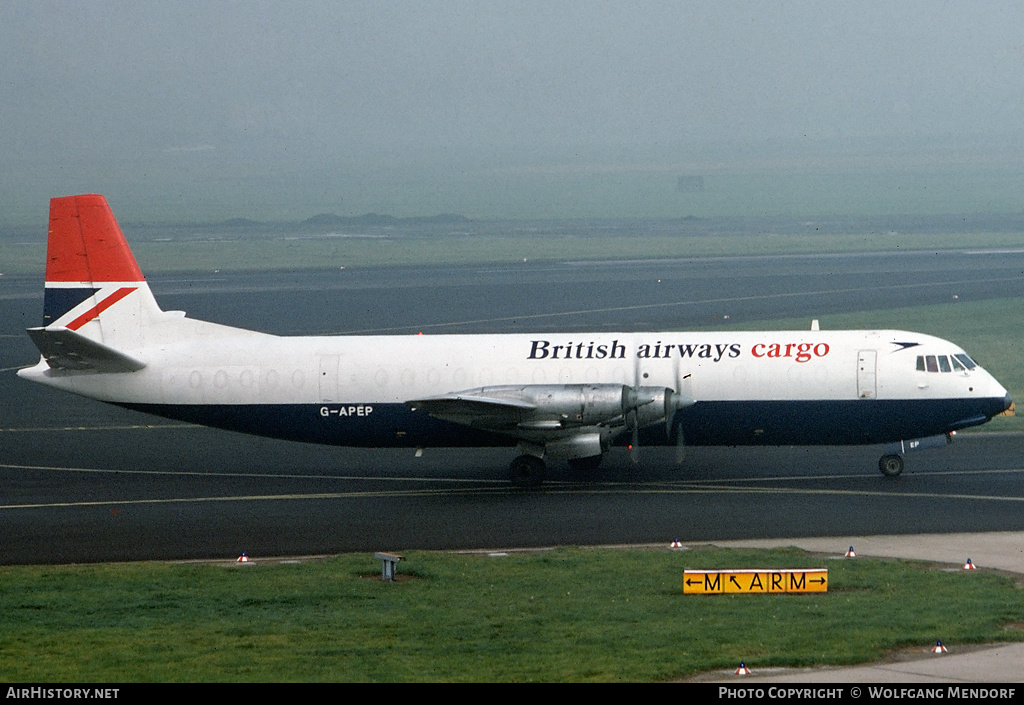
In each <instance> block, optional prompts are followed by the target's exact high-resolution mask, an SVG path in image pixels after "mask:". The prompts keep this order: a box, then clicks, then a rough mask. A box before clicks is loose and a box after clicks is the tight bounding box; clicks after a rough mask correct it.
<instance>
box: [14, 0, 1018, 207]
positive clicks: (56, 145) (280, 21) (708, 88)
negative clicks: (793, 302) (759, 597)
mask: <svg viewBox="0 0 1024 705" xmlns="http://www.w3.org/2000/svg"><path fill="white" fill-rule="evenodd" d="M1021 27H1024V5H1020V4H1019V3H1013V2H980V3H979V2H942V3H937V2H930V1H929V2H926V1H908V2H901V3H891V2H819V1H813V2H749V1H746V0H745V1H740V2H704V1H697V2H687V1H683V2H681V1H679V0H673V1H670V2H636V3H625V2H595V1H594V0H587V1H586V2H570V1H565V2H558V3H548V2H512V1H509V2H498V3H479V2H432V3H423V2H401V1H400V2H390V3H381V2H363V1H357V0H349V1H346V2H342V3H333V2H305V3H263V2H202V3H195V2H181V1H178V0H165V1H163V2H160V3H130V2H103V1H95V0H91V1H90V2H87V3H83V2H55V1H52V0H24V1H23V0H5V2H3V3H2V4H0V126H2V129H0V155H2V159H0V225H2V224H25V223H33V222H39V223H42V222H45V213H46V208H47V201H48V199H49V198H50V197H51V196H55V195H63V194H68V193H76V192H99V193H104V194H106V195H107V196H108V198H109V199H110V201H111V203H112V204H113V205H114V207H115V209H116V211H117V213H118V214H119V216H120V217H121V218H122V219H134V220H139V221H202V220H216V219H221V218H228V217H241V216H244V217H252V218H258V219H264V220H276V219H289V218H305V217H308V216H310V215H313V214H315V213H320V212H334V213H338V214H358V213H364V212H369V211H375V212H384V213H392V214H395V215H416V214H433V213H441V212H459V213H463V214H466V215H469V216H472V217H477V218H504V217H581V216H582V217H588V216H600V217H635V216H651V217H665V216H686V215H697V216H709V215H737V214H740V215H743V214H750V215H773V214H785V215H801V214H806V215H809V216H810V215H815V214H821V213H943V212H947V213H961V212H964V213H967V212H987V211H995V212H1020V211H1024V205H1022V200H1024V199H1022V194H1024V123H1022V121H1021V119H1020V115H1021V112H1022V107H1024V40H1022V39H1021V33H1020V28H1021Z"/></svg>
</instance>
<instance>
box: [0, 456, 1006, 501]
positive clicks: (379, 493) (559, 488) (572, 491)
mask: <svg viewBox="0 0 1024 705" xmlns="http://www.w3.org/2000/svg"><path fill="white" fill-rule="evenodd" d="M0 468H5V469H15V470H34V471H39V470H43V471H57V472H79V473H96V474H108V475H109V474H133V475H168V476H179V475H180V476H193V477H250V478H261V479H268V478H269V479H303V480H324V479H333V480H344V481H373V482H435V483H436V482H447V483H460V484H489V485H491V486H490V487H462V488H457V487H446V488H421V489H407V490H384V489H382V490H352V491H345V492H314V493H302V492H292V493H281V494H266V495H260V494H247V495H235V496H230V495H229V496H215V497H171V498H162V499H161V498H143V499H123V500H116V499H110V500H90V501H80V502H38V503H25V504H6V505H0V510H17V509H44V508H60V507H66V508H71V507H97V506H129V505H133V504H134V505H144V504H174V503H179V504H180V503H207V502H261V501H262V502H267V501H295V500H324V499H362V498H380V497H394V498H404V497H432V496H433V497H444V496H483V495H509V494H516V495H522V494H524V491H523V490H520V489H518V488H514V487H512V486H510V485H507V484H506V483H504V482H503V481H500V480H475V479H453V478H436V477H429V478H422V477H416V478H412V477H390V478H389V477H356V476H332V475H294V474H286V475H282V474H271V473H201V472H193V471H165V470H109V469H97V468H61V467H53V466H33V465H11V464H0ZM1019 472H1024V469H1022V468H1013V469H1004V470H985V471H972V472H971V474H982V473H1019ZM935 474H956V473H953V472H942V473H935ZM960 474H963V473H960ZM832 477H833V479H836V478H835V476H832ZM844 477H846V476H844ZM854 477H860V478H864V477H866V476H861V475H858V476H854ZM772 479H775V478H746V479H743V478H732V479H727V480H724V481H689V480H686V481H680V482H678V483H667V484H668V486H666V483H655V484H654V485H637V484H636V483H601V484H599V485H596V486H595V485H586V486H580V485H578V484H575V483H549V484H547V485H545V487H544V488H543V489H540V490H537V491H536V495H537V496H544V495H607V494H634V495H644V494H652V495H654V494H660V495H706V494H764V495H768V494H776V495H829V496H843V497H885V498H893V499H946V500H958V501H959V500H973V501H988V502H993V501H994V502H1024V497H1006V496H999V495H983V494H968V493H963V492H953V493H944V492H913V491H911V492H904V491H899V490H843V489H827V488H795V487H764V486H760V487H749V486H748V487H743V486H736V485H731V484H729V483H733V482H737V483H739V482H761V481H766V480H772ZM788 479H790V480H791V479H813V478H804V477H798V478H788ZM823 479H827V478H823ZM495 483H500V484H495ZM658 484H661V486H658ZM527 492H528V491H527Z"/></svg>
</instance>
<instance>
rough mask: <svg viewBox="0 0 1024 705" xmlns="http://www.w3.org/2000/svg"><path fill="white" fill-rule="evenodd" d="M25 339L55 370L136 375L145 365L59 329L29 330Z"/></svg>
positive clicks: (73, 332) (87, 339)
mask: <svg viewBox="0 0 1024 705" xmlns="http://www.w3.org/2000/svg"><path fill="white" fill-rule="evenodd" d="M28 335H29V337H30V338H32V342H33V343H35V344H36V347H37V348H39V352H40V353H42V355H43V357H44V358H45V359H46V364H48V365H49V366H50V367H52V368H53V369H56V370H70V371H75V372H135V371H136V370H141V369H142V368H143V367H145V366H146V363H144V362H141V361H139V360H136V359H135V358H133V357H131V356H129V355H125V354H124V353H123V352H120V351H119V350H115V349H114V348H111V347H108V346H106V345H104V344H103V343H100V342H97V341H95V340H93V339H91V338H87V337H85V336H84V335H81V334H80V333H76V332H75V331H73V330H69V329H67V328H62V327H54V328H29V329H28Z"/></svg>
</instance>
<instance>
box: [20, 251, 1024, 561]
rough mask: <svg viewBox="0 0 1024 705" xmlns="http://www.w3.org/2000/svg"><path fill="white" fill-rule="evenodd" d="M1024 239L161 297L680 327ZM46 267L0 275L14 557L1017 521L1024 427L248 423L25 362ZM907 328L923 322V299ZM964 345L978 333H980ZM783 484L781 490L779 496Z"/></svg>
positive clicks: (163, 287) (574, 325)
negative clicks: (592, 462)
mask: <svg viewBox="0 0 1024 705" xmlns="http://www.w3.org/2000/svg"><path fill="white" fill-rule="evenodd" d="M1021 272H1024V251H1022V252H1002V253H992V254H971V253H968V252H966V251H964V252H959V253H943V254H935V253H921V254H904V255H892V254H884V255H846V256H841V257H825V256H815V257H771V258H735V259H719V260H712V261H700V262H698V261H687V260H676V261H657V262H605V263H582V262H579V263H573V262H568V263H562V264H531V263H523V264H522V265H519V264H516V265H511V266H504V267H454V268H448V267H428V268H399V269H394V270H380V269H376V270H339V271H330V272H326V271H319V272H285V273H251V274H223V273H207V274H202V275H161V276H157V277H150V281H151V284H152V286H153V289H154V292H155V293H156V295H157V298H158V300H159V301H160V303H161V304H162V305H163V307H164V308H165V309H182V310H186V311H188V312H189V314H190V315H192V316H194V317H197V318H205V319H208V320H214V321H218V322H223V323H227V324H230V325H236V326H243V327H252V328H257V329H260V330H266V331H269V332H274V333H280V334H318V333H322V334H330V333H345V332H368V331H373V332H381V333H408V332H414V331H418V330H424V331H427V332H435V333H437V332H492V331H509V332H518V331H529V330H535V331H544V330H564V331H567V332H572V331H579V330H585V329H594V330H610V329H619V330H643V329H659V328H660V329H684V328H686V327H688V326H694V325H714V324H715V322H716V321H721V320H724V319H725V317H726V316H728V317H729V319H730V320H731V321H733V322H736V321H739V322H742V321H745V320H751V321H753V320H757V319H763V318H766V317H772V318H775V317H780V316H794V317H806V318H807V319H808V321H809V320H810V318H811V317H823V316H827V315H828V314H829V313H833V312H838V311H846V310H863V309H875V308H894V307H902V306H912V305H918V304H931V303H937V302H944V301H950V300H952V298H953V297H954V296H956V297H958V300H960V301H970V300H978V299H984V298H999V297H1009V296H1022V295H1024V277H1022V276H1021ZM41 287H42V282H41V281H39V280H38V279H33V278H29V277H21V278H19V277H10V276H6V277H3V278H0V322H2V327H0V370H3V371H0V398H2V399H3V405H2V407H0V529H2V531H0V563H7V564H12V563H64V562H87V561H102V560H137V559H156V558H159V559H165V558H166V559H174V558H223V557H226V556H232V555H238V554H239V553H241V552H243V551H244V552H246V553H248V554H250V555H257V556H258V555H285V554H303V553H305V554H323V553H335V552H342V551H368V550H381V549H394V550H402V549H412V548H430V549H452V548H481V547H485V548H491V547H510V546H546V545H554V544H622V543H659V542H662V541H664V542H667V541H670V540H671V539H673V538H676V537H679V538H681V539H682V540H683V541H698V540H699V541H704V540H724V539H743V538H771V537H810V536H821V535H829V534H835V533H836V532H838V531H841V532H843V533H844V534H845V533H854V534H891V533H899V534H904V533H906V534H916V533H923V532H954V531H955V532H976V531H1006V530H1018V531H1019V530H1024V513H1022V512H1020V511H1019V505H1020V502H1021V501H1022V498H1024V483H1022V474H1024V470H1022V469H1021V467H1020V465H1021V464H1020V462H1019V459H1020V457H1021V455H1022V450H1024V438H1021V437H1017V436H986V435H972V436H969V437H968V436H961V437H960V439H959V442H958V443H956V444H954V445H953V446H951V447H950V448H946V449H939V450H934V451H925V452H922V453H920V454H917V455H910V456H908V458H907V468H906V471H905V473H904V475H903V476H902V477H901V478H900V479H898V480H896V481H891V480H887V479H886V478H883V477H882V476H881V475H880V474H879V473H878V471H877V468H876V463H877V459H878V456H879V455H880V450H879V449H878V448H872V447H866V448H745V449H730V448H693V449H690V450H689V452H688V457H687V458H686V460H685V462H684V463H683V464H682V465H681V466H677V465H676V464H675V462H674V457H673V455H674V453H673V451H666V450H662V449H653V448H648V449H642V452H641V463H640V466H639V467H634V466H633V464H632V463H631V462H630V461H629V459H628V457H627V456H626V455H625V453H612V454H610V455H609V457H608V458H607V462H606V463H605V464H604V465H603V466H602V468H601V469H600V470H599V471H598V472H596V473H594V474H592V475H585V476H583V475H576V474H573V473H571V472H570V471H569V470H568V468H567V467H565V466H562V465H561V464H555V463H553V464H552V467H551V470H550V471H549V478H550V479H549V482H548V483H546V485H545V487H544V488H543V489H541V490H539V491H523V490H516V489H513V488H510V487H509V486H508V485H507V483H506V482H505V481H504V476H505V470H506V467H507V464H508V462H509V460H510V459H511V451H510V450H508V449H496V450H488V449H482V450H458V451H450V450H428V451H427V452H426V453H425V454H424V456H423V457H422V458H415V457H413V455H412V453H411V452H408V451H395V450H357V449H344V448H330V447H320V446H308V445H303V444H294V443H287V442H279V441H271V440H266V439H258V438H251V437H246V436H240V435H237V434H231V433H226V432H221V431H215V430H210V429H204V428H197V427H190V426H183V425H180V424H174V423H170V422H167V421H165V420H161V419H154V418H150V417H146V416H143V415H139V414H135V413H132V412H127V411H124V410H120V409H117V408H113V407H108V406H105V405H102V404H99V403H96V402H92V401H89V400H85V399H79V398H76V397H73V396H68V395H61V394H59V393H57V392H54V391H52V390H48V389H45V388H42V387H38V386H36V385H32V384H29V383H27V382H25V381H23V380H20V379H18V378H17V377H16V376H15V375H14V373H13V370H14V369H15V368H17V367H18V366H21V365H25V364H29V363H31V362H33V361H34V360H35V359H36V358H37V353H36V352H35V350H34V348H33V347H32V344H31V342H30V341H29V340H28V338H27V336H26V335H25V334H24V332H23V330H24V328H27V327H29V326H32V325H37V324H38V322H39V319H40V317H41V308H42V291H41ZM906 327H907V328H909V329H913V320H908V321H907V325H906ZM968 349H969V344H968ZM766 495H767V496H766Z"/></svg>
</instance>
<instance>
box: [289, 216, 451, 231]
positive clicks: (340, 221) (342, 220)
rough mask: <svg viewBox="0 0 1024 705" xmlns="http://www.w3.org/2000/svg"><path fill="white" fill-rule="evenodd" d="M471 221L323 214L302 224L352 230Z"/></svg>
mask: <svg viewBox="0 0 1024 705" xmlns="http://www.w3.org/2000/svg"><path fill="white" fill-rule="evenodd" d="M468 222H470V219H469V218H467V217H466V216H464V215H458V214H457V213H441V214H440V215H430V216H413V217H411V218H398V217H396V216H393V215H382V214H380V213H366V214H364V215H355V216H345V215H334V214H333V213H321V214H320V215H314V216H313V217H312V218H307V219H306V220H304V221H302V224H303V225H305V226H309V227H316V228H352V227H371V226H377V227H380V226H385V227H386V226H394V225H430V224H437V225H446V224H456V223H468Z"/></svg>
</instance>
